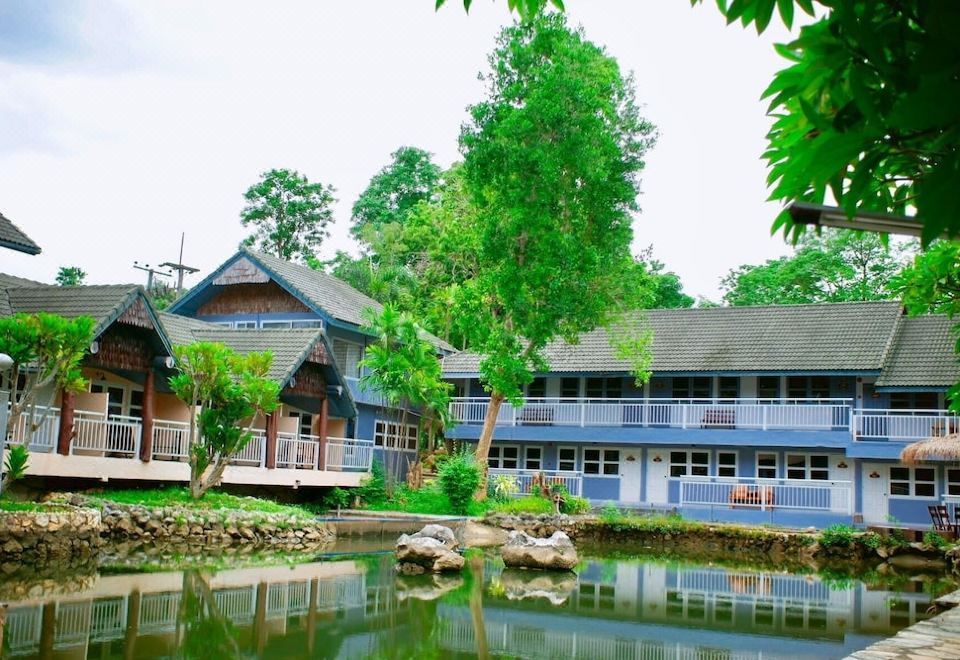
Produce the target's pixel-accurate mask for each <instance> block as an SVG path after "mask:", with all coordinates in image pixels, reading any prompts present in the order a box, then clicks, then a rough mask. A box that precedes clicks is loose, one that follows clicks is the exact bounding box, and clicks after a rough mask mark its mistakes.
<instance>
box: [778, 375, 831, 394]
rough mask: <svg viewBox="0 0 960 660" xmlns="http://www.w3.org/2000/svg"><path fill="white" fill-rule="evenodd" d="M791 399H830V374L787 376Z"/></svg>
mask: <svg viewBox="0 0 960 660" xmlns="http://www.w3.org/2000/svg"><path fill="white" fill-rule="evenodd" d="M787 398H789V399H829V398H830V377H829V376H790V377H789V378H787Z"/></svg>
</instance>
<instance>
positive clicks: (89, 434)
mask: <svg viewBox="0 0 960 660" xmlns="http://www.w3.org/2000/svg"><path fill="white" fill-rule="evenodd" d="M140 432H141V427H140V420H139V419H138V418H136V417H127V416H122V415H111V416H110V417H109V418H107V419H104V418H103V416H102V415H99V414H98V413H90V412H86V411H82V410H78V411H76V413H75V416H74V419H73V440H72V442H71V443H70V449H71V452H74V453H76V452H77V451H78V450H79V451H87V452H90V451H93V452H102V453H104V454H128V455H131V456H136V455H137V452H138V451H139V449H140Z"/></svg>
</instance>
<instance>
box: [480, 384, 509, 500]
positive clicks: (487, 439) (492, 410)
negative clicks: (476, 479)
mask: <svg viewBox="0 0 960 660" xmlns="http://www.w3.org/2000/svg"><path fill="white" fill-rule="evenodd" d="M505 398H506V397H504V396H503V395H502V394H500V393H499V392H493V393H492V394H491V395H490V403H489V404H487V414H486V415H485V416H484V418H483V430H482V431H481V432H480V441H479V442H478V443H477V453H476V459H477V465H478V466H479V467H480V486H479V487H478V488H477V494H476V499H477V500H478V501H483V500H485V499H487V456H489V455H490V445H491V444H492V443H493V430H494V429H495V428H496V426H497V416H498V415H499V414H500V405H501V404H502V403H503V400H504V399H505Z"/></svg>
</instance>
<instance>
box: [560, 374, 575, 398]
mask: <svg viewBox="0 0 960 660" xmlns="http://www.w3.org/2000/svg"><path fill="white" fill-rule="evenodd" d="M560 396H562V397H563V398H564V399H576V398H577V397H578V396H580V379H579V378H561V379H560Z"/></svg>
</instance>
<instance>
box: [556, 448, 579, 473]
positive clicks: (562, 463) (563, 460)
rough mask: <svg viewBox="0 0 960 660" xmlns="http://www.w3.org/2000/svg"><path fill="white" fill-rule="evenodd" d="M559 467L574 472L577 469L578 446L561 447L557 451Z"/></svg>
mask: <svg viewBox="0 0 960 660" xmlns="http://www.w3.org/2000/svg"><path fill="white" fill-rule="evenodd" d="M557 469H558V470H562V471H565V472H573V471H575V470H576V469H577V448H576V447H560V449H559V450H558V452H557Z"/></svg>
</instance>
